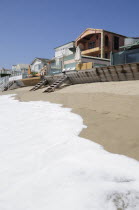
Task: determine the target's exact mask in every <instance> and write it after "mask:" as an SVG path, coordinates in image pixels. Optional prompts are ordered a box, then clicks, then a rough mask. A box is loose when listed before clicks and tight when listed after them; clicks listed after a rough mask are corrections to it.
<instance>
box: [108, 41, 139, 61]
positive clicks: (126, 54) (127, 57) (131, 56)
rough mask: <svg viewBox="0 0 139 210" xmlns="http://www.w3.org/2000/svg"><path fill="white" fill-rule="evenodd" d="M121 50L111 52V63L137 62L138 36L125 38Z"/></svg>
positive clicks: (138, 54) (138, 56) (138, 53)
mask: <svg viewBox="0 0 139 210" xmlns="http://www.w3.org/2000/svg"><path fill="white" fill-rule="evenodd" d="M120 49H121V50H120V51H119V52H116V53H112V54H111V65H119V64H126V63H138V62H139V37H137V38H130V37H129V38H125V42H124V46H122V47H121V48H120Z"/></svg>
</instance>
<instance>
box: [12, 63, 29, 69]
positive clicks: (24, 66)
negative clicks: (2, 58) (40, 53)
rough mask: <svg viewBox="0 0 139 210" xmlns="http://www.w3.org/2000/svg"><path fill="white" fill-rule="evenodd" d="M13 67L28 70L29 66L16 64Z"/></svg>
mask: <svg viewBox="0 0 139 210" xmlns="http://www.w3.org/2000/svg"><path fill="white" fill-rule="evenodd" d="M13 66H17V67H19V68H21V69H28V67H29V64H17V65H13Z"/></svg>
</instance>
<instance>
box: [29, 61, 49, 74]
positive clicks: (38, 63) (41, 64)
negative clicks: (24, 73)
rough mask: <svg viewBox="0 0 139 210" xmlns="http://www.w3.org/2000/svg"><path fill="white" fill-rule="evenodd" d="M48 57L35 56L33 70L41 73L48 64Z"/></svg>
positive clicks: (32, 64)
mask: <svg viewBox="0 0 139 210" xmlns="http://www.w3.org/2000/svg"><path fill="white" fill-rule="evenodd" d="M48 61H49V59H47V58H35V59H34V60H33V61H32V63H31V72H35V73H40V70H41V69H42V68H43V67H44V66H45V65H47V64H48Z"/></svg>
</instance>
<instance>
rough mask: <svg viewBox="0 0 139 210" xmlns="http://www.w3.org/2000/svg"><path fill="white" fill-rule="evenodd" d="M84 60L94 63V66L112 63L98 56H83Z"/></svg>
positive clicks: (84, 61)
mask: <svg viewBox="0 0 139 210" xmlns="http://www.w3.org/2000/svg"><path fill="white" fill-rule="evenodd" d="M82 62H83V63H89V62H92V63H93V66H94V67H96V66H109V65H110V61H109V60H103V59H101V58H100V59H97V58H91V59H90V58H85V57H83V58H82Z"/></svg>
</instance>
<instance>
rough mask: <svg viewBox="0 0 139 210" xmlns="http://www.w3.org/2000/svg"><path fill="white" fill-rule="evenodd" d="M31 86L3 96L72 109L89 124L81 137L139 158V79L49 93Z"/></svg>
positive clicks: (108, 148)
mask: <svg viewBox="0 0 139 210" xmlns="http://www.w3.org/2000/svg"><path fill="white" fill-rule="evenodd" d="M30 89H31V87H25V88H20V89H15V90H12V91H7V92H3V93H0V95H5V94H17V96H16V99H18V100H20V101H26V102H27V101H38V100H39V101H49V102H51V103H57V104H62V105H63V106H64V107H68V108H72V112H74V113H76V114H78V115H80V116H81V117H82V118H83V123H84V125H86V126H87V128H85V129H83V130H82V132H81V133H80V135H79V136H81V137H83V138H86V139H89V140H92V141H94V142H96V143H98V144H100V145H102V146H103V147H104V149H105V150H107V151H109V152H112V153H116V154H122V155H126V156H128V157H131V158H134V159H136V160H139V154H138V153H139V152H138V151H139V140H138V139H139V129H138V125H139V109H138V107H139V81H126V82H109V83H90V84H79V85H73V86H67V87H65V88H63V89H58V90H57V91H55V92H53V93H49V94H47V93H42V92H43V89H40V90H37V91H33V92H32V91H29V90H30Z"/></svg>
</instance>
